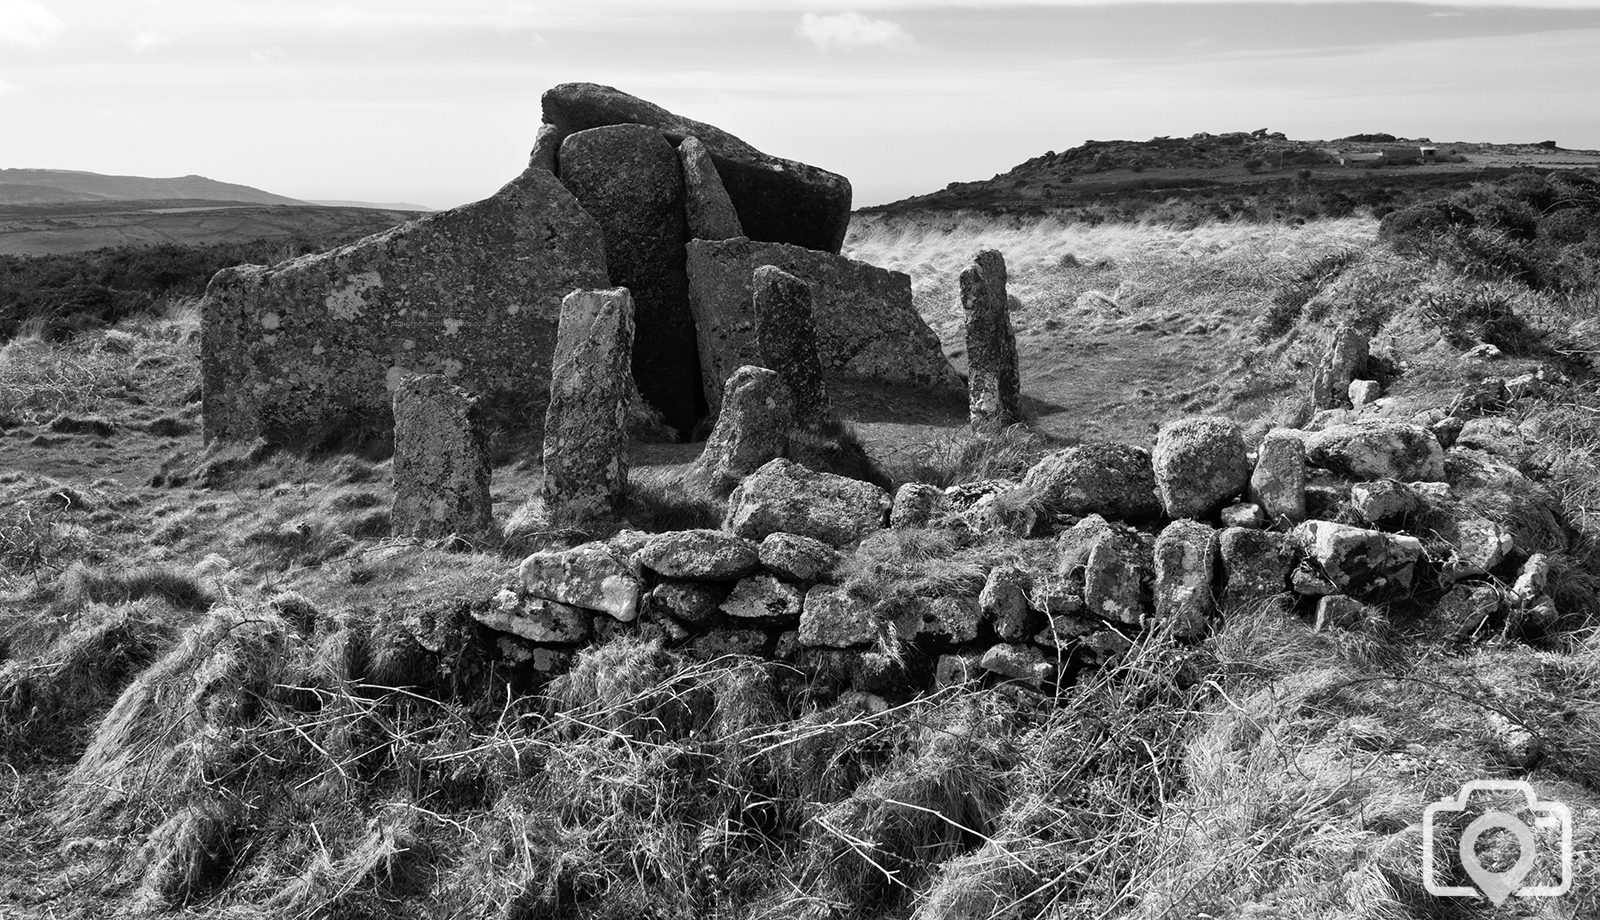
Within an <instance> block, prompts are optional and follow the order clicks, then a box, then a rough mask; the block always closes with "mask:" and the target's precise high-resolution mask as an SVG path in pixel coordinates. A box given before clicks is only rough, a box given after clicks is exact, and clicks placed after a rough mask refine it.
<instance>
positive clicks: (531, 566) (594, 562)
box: [517, 542, 644, 623]
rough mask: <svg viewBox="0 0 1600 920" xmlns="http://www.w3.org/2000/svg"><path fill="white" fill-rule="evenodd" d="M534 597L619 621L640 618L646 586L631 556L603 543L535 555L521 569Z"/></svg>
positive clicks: (525, 582) (523, 579)
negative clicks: (591, 611) (601, 614)
mask: <svg viewBox="0 0 1600 920" xmlns="http://www.w3.org/2000/svg"><path fill="white" fill-rule="evenodd" d="M517 575H518V577H519V578H521V579H522V585H523V587H524V588H525V589H526V590H527V592H528V593H529V594H531V595H533V596H534V597H539V598H544V599H545V600H551V601H558V602H560V603H563V604H571V605H572V606H574V607H582V608H583V609H585V610H594V611H598V612H600V613H604V614H607V615H608V616H610V617H611V618H612V619H615V620H617V621H618V622H622V623H628V622H632V621H633V620H634V619H635V618H637V617H638V616H639V600H640V596H641V594H642V592H643V590H644V583H643V582H641V581H640V580H639V574H638V572H637V571H636V570H635V569H634V567H633V563H632V562H630V561H629V560H628V557H626V556H624V555H623V554H622V553H620V552H618V551H617V550H616V549H615V548H614V547H612V546H610V545H608V544H605V543H600V542H595V543H584V544H582V545H580V546H575V547H573V548H572V549H567V550H549V551H545V552H538V553H534V554H533V555H531V556H529V557H528V558H526V559H524V560H522V564H521V565H520V566H519V567H518V569H517Z"/></svg>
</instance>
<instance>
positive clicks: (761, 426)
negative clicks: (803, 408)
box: [684, 365, 794, 496]
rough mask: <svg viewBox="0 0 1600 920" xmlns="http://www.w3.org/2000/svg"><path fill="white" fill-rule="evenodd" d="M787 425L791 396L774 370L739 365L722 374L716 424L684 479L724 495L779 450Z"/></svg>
mask: <svg viewBox="0 0 1600 920" xmlns="http://www.w3.org/2000/svg"><path fill="white" fill-rule="evenodd" d="M792 427H794V396H793V395H792V394H791V393H790V391H789V388H788V387H787V386H784V383H783V380H782V378H781V377H779V375H778V372H777V371H775V370H771V369H770V368H765V367H753V366H750V365H746V366H744V367H741V368H739V369H738V370H737V371H734V373H733V376H732V377H730V378H728V382H727V385H726V387H725V388H724V395H723V397H722V412H721V414H719V415H718V416H717V426H716V427H715V428H713V429H712V431H711V436H710V437H709V438H707V439H706V446H705V449H704V450H702V451H701V452H700V457H699V459H697V460H696V461H695V462H694V463H693V464H691V465H690V467H689V470H688V472H686V473H685V474H684V479H685V481H686V482H687V483H690V484H692V485H695V486H698V487H701V488H704V489H706V490H707V491H709V492H711V493H712V494H714V495H719V496H723V495H727V494H728V493H729V492H732V491H733V490H734V488H735V487H736V486H738V485H739V483H740V482H742V481H743V480H744V478H745V477H746V476H748V475H750V474H751V473H754V472H755V471H756V470H758V469H760V468H761V467H762V466H763V465H764V464H766V462H767V461H769V460H776V459H777V458H779V457H781V456H783V452H784V448H785V447H786V446H787V445H788V443H789V429H790V428H792Z"/></svg>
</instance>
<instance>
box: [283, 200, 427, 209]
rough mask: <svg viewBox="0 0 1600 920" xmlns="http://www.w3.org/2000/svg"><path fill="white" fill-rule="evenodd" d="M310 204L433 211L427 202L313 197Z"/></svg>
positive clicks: (331, 206)
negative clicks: (414, 202) (342, 199)
mask: <svg viewBox="0 0 1600 920" xmlns="http://www.w3.org/2000/svg"><path fill="white" fill-rule="evenodd" d="M307 203H308V204H320V205H323V206H324V207H329V208H376V209H378V210H380V211H432V210H435V209H434V208H430V207H428V206H427V205H425V204H410V203H408V202H404V201H340V200H338V199H334V200H327V199H321V198H312V199H309V200H308V201H307Z"/></svg>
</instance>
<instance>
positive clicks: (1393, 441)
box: [1306, 419, 1444, 482]
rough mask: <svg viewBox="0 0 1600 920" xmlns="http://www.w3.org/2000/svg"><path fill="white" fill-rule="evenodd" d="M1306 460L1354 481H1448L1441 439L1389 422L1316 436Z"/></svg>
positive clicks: (1338, 428) (1416, 427)
mask: <svg viewBox="0 0 1600 920" xmlns="http://www.w3.org/2000/svg"><path fill="white" fill-rule="evenodd" d="M1306 459H1307V460H1308V461H1310V462H1311V463H1312V464H1315V465H1316V466H1320V467H1322V468H1323V469H1326V470H1333V471H1334V472H1336V473H1338V474H1340V475H1342V476H1348V477H1349V478H1351V479H1396V480H1399V481H1400V482H1417V481H1423V482H1437V481H1439V480H1442V479H1444V449H1443V448H1441V447H1440V446H1439V440H1438V438H1435V437H1434V436H1433V433H1432V432H1431V431H1429V430H1428V429H1426V428H1423V427H1422V426H1420V425H1411V424H1408V423H1406V422H1395V421H1389V420H1387V419H1375V420H1372V421H1368V422H1363V423H1361V424H1353V425H1334V426H1332V427H1330V428H1326V429H1323V430H1322V431H1319V432H1316V433H1315V434H1312V435H1311V436H1310V437H1308V438H1307V439H1306Z"/></svg>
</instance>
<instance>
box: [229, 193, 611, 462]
mask: <svg viewBox="0 0 1600 920" xmlns="http://www.w3.org/2000/svg"><path fill="white" fill-rule="evenodd" d="M609 284H610V282H609V281H608V280H607V276H606V262H605V248H604V245H603V242H602V239H601V235H600V227H599V225H598V224H597V223H596V222H595V220H594V218H593V217H590V216H589V214H588V213H587V212H585V211H584V210H583V208H581V207H579V205H578V202H577V200H576V199H574V198H573V197H572V194H571V193H570V192H568V191H567V190H566V189H565V188H564V187H562V185H561V183H560V182H559V181H557V180H556V177H555V176H553V175H551V174H550V173H549V172H548V171H546V170H543V169H536V168H535V169H528V170H527V171H525V172H524V173H523V174H522V175H521V176H519V177H518V178H516V179H515V180H513V181H512V182H510V183H508V184H507V185H506V186H505V187H504V188H502V189H501V190H500V191H498V192H496V193H495V194H494V195H493V196H491V197H489V198H486V199H484V200H483V201H478V202H474V203H472V204H468V205H463V206H461V207H459V208H453V209H451V210H449V211H442V212H439V213H437V214H430V215H428V216H426V217H422V218H418V219H417V220H414V221H410V222H408V223H405V224H402V225H400V226H399V227H395V228H394V229H392V230H388V231H385V232H383V233H379V234H376V235H374V236H369V237H367V238H366V239H363V240H359V241H357V242H355V243H351V244H350V245H348V246H344V247H341V248H339V249H335V250H332V251H329V252H324V253H319V254H317V255H310V256H302V257H301V258H298V259H294V260H291V261H288V262H283V263H280V264H278V265H275V266H272V267H271V268H267V267H264V266H259V265H243V266H237V267H234V268H227V269H223V270H222V271H220V272H218V273H217V274H216V276H215V277H213V278H212V279H211V284H210V286H209V287H207V289H206V297H205V300H204V301H203V302H202V304H201V328H200V371H201V378H202V384H201V393H202V396H201V400H202V406H203V410H204V419H205V421H204V432H205V437H206V440H208V441H210V440H214V439H218V438H221V439H226V440H237V441H251V440H254V439H256V438H265V439H266V440H268V441H271V442H274V443H278V444H283V445H287V446H291V447H317V446H320V445H324V444H328V443H334V442H344V441H352V440H354V441H359V440H361V439H364V438H372V439H378V440H383V439H387V437H388V436H389V434H390V433H391V431H392V426H393V420H392V415H391V408H392V401H393V395H394V391H395V390H396V389H397V388H398V387H399V386H400V381H402V380H404V379H405V378H406V377H408V376H412V375H415V374H429V373H438V374H444V375H445V376H447V377H449V378H451V381H452V382H453V383H456V384H458V385H460V386H462V387H464V388H466V389H467V390H469V391H471V392H473V393H475V394H478V396H479V397H480V398H482V400H483V403H484V407H485V410H486V411H487V412H488V413H489V414H490V415H492V416H495V417H497V418H499V417H504V418H506V419H508V420H509V419H518V420H520V419H524V418H525V417H526V416H527V414H528V413H529V412H530V411H533V412H536V413H537V415H536V417H542V415H543V406H544V398H545V394H546V393H547V392H548V390H549V386H550V355H551V352H552V350H553V348H554V346H555V341H556V322H557V319H558V317H559V316H560V315H561V299H562V298H563V297H565V296H566V295H567V294H568V293H570V292H571V291H572V290H574V289H577V288H584V289H588V288H601V287H606V286H607V285H609Z"/></svg>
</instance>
